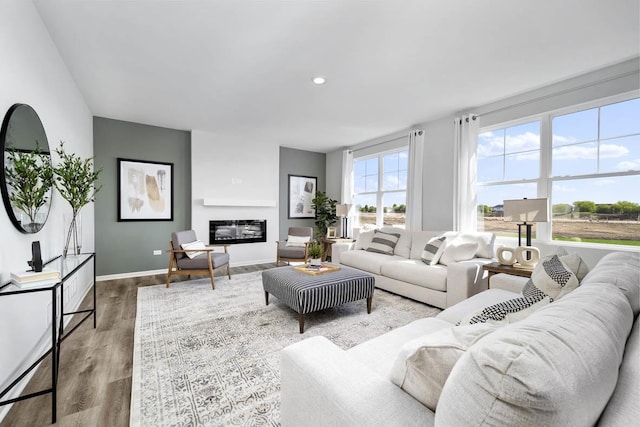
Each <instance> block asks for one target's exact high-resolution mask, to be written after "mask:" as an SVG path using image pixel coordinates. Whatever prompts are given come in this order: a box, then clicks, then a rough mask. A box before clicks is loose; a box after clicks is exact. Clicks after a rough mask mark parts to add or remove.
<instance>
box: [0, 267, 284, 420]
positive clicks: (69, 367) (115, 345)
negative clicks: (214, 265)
mask: <svg viewBox="0 0 640 427" xmlns="http://www.w3.org/2000/svg"><path fill="white" fill-rule="evenodd" d="M273 267H275V263H271V264H256V265H251V266H243V267H232V268H231V274H232V277H233V275H234V274H241V273H249V272H252V271H260V270H265V269H268V268H273ZM225 273H226V272H224V271H218V272H216V275H215V276H216V277H218V276H223V275H225ZM198 277H200V276H198ZM204 277H206V276H204ZM184 279H185V280H186V277H185V278H184ZM179 280H180V279H178V280H175V281H179ZM162 283H166V275H157V276H146V277H136V278H131V279H123V280H109V281H103V282H98V283H97V287H96V291H97V300H98V325H97V328H96V329H93V322H92V321H91V319H88V320H87V321H86V322H84V324H82V325H81V326H80V327H79V328H78V329H77V330H76V331H75V332H74V333H73V334H72V335H70V336H69V338H68V339H66V340H65V341H64V343H63V344H62V352H61V356H60V372H59V377H58V422H57V423H56V424H55V425H57V426H65V427H66V426H82V427H87V426H108V427H120V426H128V425H129V406H130V402H131V372H132V366H133V333H134V327H135V320H136V301H137V295H138V288H139V287H141V286H151V285H157V284H162ZM213 292H215V291H213ZM90 304H91V295H90V294H89V295H88V296H87V298H85V300H84V301H83V303H82V306H84V307H89V306H90ZM73 325H74V323H73V321H72V323H71V324H70V325H69V327H68V328H65V329H69V328H71V327H73ZM50 365H51V362H50V360H49V358H47V359H45V361H44V362H43V363H42V364H41V365H40V367H39V368H38V369H37V371H36V373H35V375H34V376H33V378H32V379H31V381H30V382H29V384H28V385H27V387H26V388H25V390H24V391H23V393H28V392H33V391H37V390H41V389H44V388H48V387H50V385H51V369H50ZM45 425H51V395H49V394H47V395H44V396H39V397H35V398H32V399H28V400H25V401H22V402H18V403H16V404H14V405H13V407H12V408H11V410H10V411H9V413H8V414H7V416H6V417H5V418H4V420H3V421H2V423H0V427H21V426H25V427H34V426H45Z"/></svg>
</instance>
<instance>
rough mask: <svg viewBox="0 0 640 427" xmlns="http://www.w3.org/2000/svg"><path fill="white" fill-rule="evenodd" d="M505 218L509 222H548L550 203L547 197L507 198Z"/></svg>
mask: <svg viewBox="0 0 640 427" xmlns="http://www.w3.org/2000/svg"><path fill="white" fill-rule="evenodd" d="M504 220H505V221H509V222H548V221H549V203H548V201H547V199H546V198H544V199H515V200H505V201H504Z"/></svg>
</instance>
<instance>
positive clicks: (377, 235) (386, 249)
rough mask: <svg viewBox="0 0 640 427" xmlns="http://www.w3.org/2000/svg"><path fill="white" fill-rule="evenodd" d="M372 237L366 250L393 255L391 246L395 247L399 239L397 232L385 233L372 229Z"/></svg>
mask: <svg viewBox="0 0 640 427" xmlns="http://www.w3.org/2000/svg"><path fill="white" fill-rule="evenodd" d="M373 233H374V234H373V239H371V243H370V244H369V247H368V248H367V252H375V253H378V254H385V255H393V248H395V247H396V244H397V243H398V240H399V239H400V234H399V233H385V232H384V231H380V230H374V231H373Z"/></svg>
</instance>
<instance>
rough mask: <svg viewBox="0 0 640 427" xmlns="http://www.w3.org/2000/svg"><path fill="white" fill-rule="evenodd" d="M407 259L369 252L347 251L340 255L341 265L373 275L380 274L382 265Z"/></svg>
mask: <svg viewBox="0 0 640 427" xmlns="http://www.w3.org/2000/svg"><path fill="white" fill-rule="evenodd" d="M404 259H406V258H403V257H400V256H397V255H385V254H377V253H374V252H367V251H358V250H355V251H346V252H342V253H341V254H340V264H343V265H347V266H349V267H353V268H358V269H360V270H364V271H367V272H369V273H373V274H380V268H381V266H382V264H384V263H387V262H390V261H392V260H399V261H402V260H404Z"/></svg>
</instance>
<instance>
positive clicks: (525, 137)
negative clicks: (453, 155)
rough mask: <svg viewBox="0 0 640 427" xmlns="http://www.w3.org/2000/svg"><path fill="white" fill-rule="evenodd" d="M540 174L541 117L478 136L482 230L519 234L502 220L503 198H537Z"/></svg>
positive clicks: (479, 196) (479, 202)
mask: <svg viewBox="0 0 640 427" xmlns="http://www.w3.org/2000/svg"><path fill="white" fill-rule="evenodd" d="M539 176H540V121H539V120H536V121H530V122H526V123H520V124H514V125H513V126H509V127H502V128H498V129H493V130H488V131H486V130H485V131H483V132H482V133H481V134H480V135H479V138H478V178H477V181H478V188H477V193H478V230H485V231H491V232H494V233H497V234H499V235H505V236H516V235H517V233H516V231H517V227H514V226H513V224H510V223H506V222H504V221H503V220H502V214H503V206H502V201H503V200H505V199H521V198H523V197H527V198H535V197H536V191H537V185H536V183H537V180H538V178H539ZM534 233H535V225H534Z"/></svg>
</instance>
